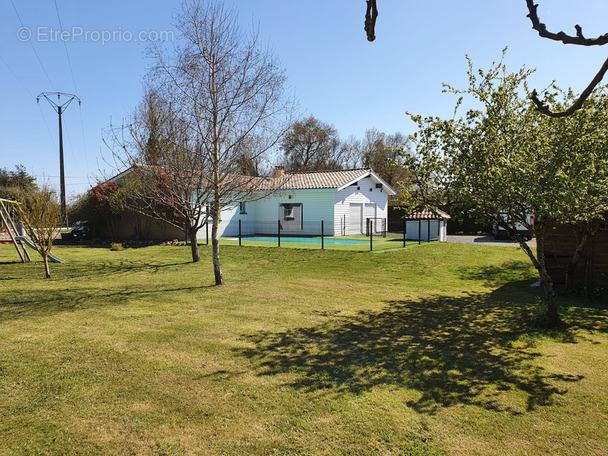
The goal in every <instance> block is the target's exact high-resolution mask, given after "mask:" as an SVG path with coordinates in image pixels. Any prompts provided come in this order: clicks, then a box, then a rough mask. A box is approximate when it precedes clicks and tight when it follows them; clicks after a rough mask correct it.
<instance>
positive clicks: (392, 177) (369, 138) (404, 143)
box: [361, 128, 410, 199]
mask: <svg viewBox="0 0 608 456" xmlns="http://www.w3.org/2000/svg"><path fill="white" fill-rule="evenodd" d="M408 151H409V140H408V139H407V138H406V137H405V136H404V135H403V134H402V133H399V132H397V133H394V134H386V133H384V132H381V131H378V130H376V129H374V128H372V129H370V130H367V131H366V132H365V139H364V140H363V144H362V146H361V161H362V162H363V166H365V167H368V168H373V169H374V171H376V172H377V173H378V174H379V175H380V177H382V179H384V180H385V181H386V182H387V183H388V184H389V185H390V186H391V187H393V188H402V189H403V188H405V187H407V184H406V181H407V180H408V179H409V176H410V173H409V171H408V170H407V167H406V161H407V160H406V157H407V155H408ZM400 196H401V195H399V196H397V197H396V198H395V199H399V198H400Z"/></svg>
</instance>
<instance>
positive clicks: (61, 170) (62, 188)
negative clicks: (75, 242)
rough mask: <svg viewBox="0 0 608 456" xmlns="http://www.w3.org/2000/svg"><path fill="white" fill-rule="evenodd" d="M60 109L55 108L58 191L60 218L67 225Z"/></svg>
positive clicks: (58, 107)
mask: <svg viewBox="0 0 608 456" xmlns="http://www.w3.org/2000/svg"><path fill="white" fill-rule="evenodd" d="M61 108H62V107H61V106H57V114H59V189H60V191H61V218H62V219H63V221H64V222H65V223H66V224H67V221H66V212H65V170H64V166H63V128H62V126H61V113H62V109H61Z"/></svg>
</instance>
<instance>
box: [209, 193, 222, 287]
mask: <svg viewBox="0 0 608 456" xmlns="http://www.w3.org/2000/svg"><path fill="white" fill-rule="evenodd" d="M220 212H221V206H220V201H219V197H216V199H215V201H214V202H213V224H212V225H211V248H212V252H213V273H214V274H215V284H216V285H224V276H223V275H222V266H221V265H220V241H219V236H218V234H219V224H220Z"/></svg>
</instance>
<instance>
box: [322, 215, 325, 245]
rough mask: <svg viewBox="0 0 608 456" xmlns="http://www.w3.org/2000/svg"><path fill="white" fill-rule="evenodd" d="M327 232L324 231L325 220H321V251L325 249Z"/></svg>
mask: <svg viewBox="0 0 608 456" xmlns="http://www.w3.org/2000/svg"><path fill="white" fill-rule="evenodd" d="M324 234H325V230H324V229H323V220H321V250H323V249H324V248H325V237H324Z"/></svg>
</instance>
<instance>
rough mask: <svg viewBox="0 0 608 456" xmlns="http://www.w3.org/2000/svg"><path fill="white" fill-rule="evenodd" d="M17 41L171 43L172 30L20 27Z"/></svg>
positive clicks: (102, 43) (172, 37)
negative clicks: (135, 30) (134, 30)
mask: <svg viewBox="0 0 608 456" xmlns="http://www.w3.org/2000/svg"><path fill="white" fill-rule="evenodd" d="M17 39H18V40H19V41H29V40H34V41H36V42H40V43H44V42H49V43H54V42H64V43H65V42H70V41H83V42H85V43H99V44H101V45H104V44H106V43H129V42H146V41H173V39H174V32H173V31H172V30H140V31H137V32H133V31H131V30H123V29H122V28H118V29H115V30H88V29H85V28H83V27H72V28H70V29H67V30H57V29H54V28H53V27H36V28H35V29H31V28H29V27H20V28H19V29H18V30H17Z"/></svg>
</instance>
